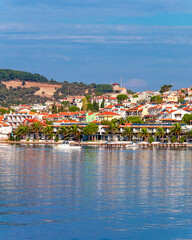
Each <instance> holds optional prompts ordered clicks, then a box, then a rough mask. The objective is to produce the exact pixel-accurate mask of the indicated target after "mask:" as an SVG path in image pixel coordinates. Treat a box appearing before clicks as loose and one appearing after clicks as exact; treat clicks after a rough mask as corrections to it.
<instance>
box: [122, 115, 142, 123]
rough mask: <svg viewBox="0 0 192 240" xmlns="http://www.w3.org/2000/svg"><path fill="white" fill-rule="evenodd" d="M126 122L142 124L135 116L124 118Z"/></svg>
mask: <svg viewBox="0 0 192 240" xmlns="http://www.w3.org/2000/svg"><path fill="white" fill-rule="evenodd" d="M126 122H128V123H143V121H142V120H141V118H140V117H137V116H135V117H132V116H131V117H127V118H126Z"/></svg>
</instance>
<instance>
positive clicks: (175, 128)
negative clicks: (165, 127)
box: [170, 123, 182, 141]
mask: <svg viewBox="0 0 192 240" xmlns="http://www.w3.org/2000/svg"><path fill="white" fill-rule="evenodd" d="M181 133H182V129H181V125H180V124H179V123H175V124H174V125H173V127H172V128H171V129H170V135H174V136H175V137H177V141H179V136H180V135H181Z"/></svg>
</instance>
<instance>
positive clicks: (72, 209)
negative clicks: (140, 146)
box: [0, 145, 192, 240]
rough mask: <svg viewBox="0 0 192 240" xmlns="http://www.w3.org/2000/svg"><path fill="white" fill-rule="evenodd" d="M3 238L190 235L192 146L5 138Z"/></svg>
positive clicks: (0, 194) (0, 162) (0, 208)
mask: <svg viewBox="0 0 192 240" xmlns="http://www.w3.org/2000/svg"><path fill="white" fill-rule="evenodd" d="M0 239H4V240H9V239H14V240H17V239H19V240H20V239H21V240H23V239H32V240H33V239H38V240H40V239H46V240H50V239H54V240H55V239H56V240H57V239H59V240H60V239H89V240H90V239H103V240H104V239H192V151H190V150H183V151H178V150H105V149H101V148H96V147H95V148H91V147H87V148H83V149H81V150H73V151H64V150H55V149H53V148H52V147H51V146H50V147H47V146H33V145H31V146H24V145H23V146H19V145H18V146H3V145H1V146H0Z"/></svg>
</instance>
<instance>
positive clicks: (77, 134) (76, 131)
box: [69, 125, 82, 139]
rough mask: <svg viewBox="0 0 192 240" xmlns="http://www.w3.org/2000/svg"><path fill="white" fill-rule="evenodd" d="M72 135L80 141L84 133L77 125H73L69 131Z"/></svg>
mask: <svg viewBox="0 0 192 240" xmlns="http://www.w3.org/2000/svg"><path fill="white" fill-rule="evenodd" d="M69 133H70V135H72V136H73V137H74V138H75V139H80V137H81V134H82V132H81V131H80V130H79V128H78V126H77V125H73V126H72V127H71V128H70V130H69Z"/></svg>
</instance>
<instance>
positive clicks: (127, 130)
mask: <svg viewBox="0 0 192 240" xmlns="http://www.w3.org/2000/svg"><path fill="white" fill-rule="evenodd" d="M121 135H122V136H123V137H128V139H129V140H131V137H132V136H133V128H131V127H126V128H124V131H123V132H122V134H121Z"/></svg>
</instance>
